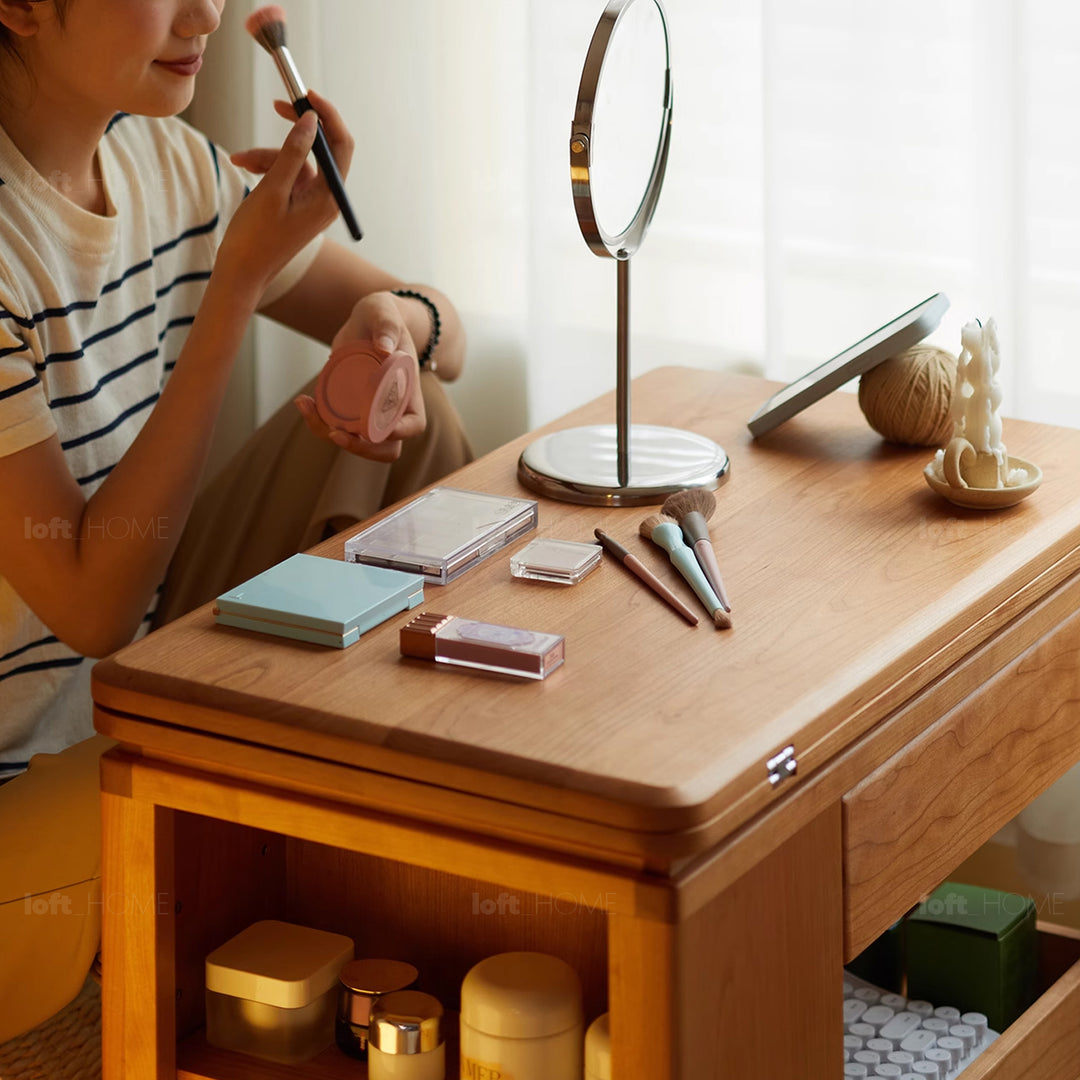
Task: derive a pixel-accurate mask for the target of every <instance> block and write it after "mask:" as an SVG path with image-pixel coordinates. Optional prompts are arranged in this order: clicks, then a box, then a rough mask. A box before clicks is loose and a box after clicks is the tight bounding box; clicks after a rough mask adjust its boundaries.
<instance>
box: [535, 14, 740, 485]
mask: <svg viewBox="0 0 1080 1080" xmlns="http://www.w3.org/2000/svg"><path fill="white" fill-rule="evenodd" d="M671 112H672V83H671V64H670V57H669V44H668V30H667V19H666V17H665V14H664V8H663V5H662V4H661V2H660V0H609V2H608V5H607V7H606V8H605V9H604V13H603V15H601V17H600V21H599V23H598V24H597V27H596V30H595V31H594V33H593V37H592V42H591V43H590V45H589V51H588V54H587V55H586V57H585V66H584V69H583V70H582V74H581V84H580V86H579V88H578V100H577V107H576V109H575V111H574V121H573V125H572V126H571V130H570V186H571V192H572V194H573V200H574V210H575V212H576V214H577V219H578V225H579V226H580V228H581V234H582V236H584V238H585V242H586V243H587V244H588V245H589V247H590V248H591V249H592V250H593V251H594V252H595V253H596V254H597V255H600V256H602V257H605V258H613V259H615V260H616V268H617V304H618V314H617V324H616V391H615V395H616V401H615V406H616V416H615V424H614V425H611V424H603V425H598V426H593V427H585V428H572V429H570V430H566V431H558V432H555V433H554V434H552V435H547V436H544V437H543V438H541V439H538V440H536V442H534V443H532V444H531V445H530V446H528V447H527V448H526V449H525V451H524V453H523V454H522V455H521V458H520V460H519V461H518V477H519V479H520V480H521V481H522V483H524V484H525V485H526V486H527V487H529V488H531V489H532V490H533V491H538V492H540V493H541V494H543V495H548V496H550V497H551V498H555V499H561V500H563V501H566V502H576V503H585V504H589V505H602V504H607V505H612V506H640V505H645V504H649V503H655V502H662V501H663V499H664V498H665V496H667V495H669V494H670V493H671V492H673V491H679V490H681V489H683V488H688V487H716V486H717V484H718V483H719V482H720V480H721V479H723V478H724V477H726V475H727V470H728V457H727V454H726V453H724V451H723V449H722V448H721V447H719V446H717V445H716V443H714V442H713V441H712V440H711V439H707V438H705V437H704V436H702V435H697V434H695V433H693V432H688V431H682V430H680V429H677V428H666V427H655V426H642V425H634V424H632V423H631V421H630V256H631V255H633V254H634V252H636V251H637V249H638V247H639V246H640V245H641V242H642V240H643V239H644V238H645V233H646V231H647V230H648V227H649V223H650V222H651V221H652V217H653V212H654V211H655V210H656V204H657V202H658V200H659V198H660V189H661V187H662V186H663V183H664V170H665V168H666V167H667V157H668V143H669V140H670V138H671Z"/></svg>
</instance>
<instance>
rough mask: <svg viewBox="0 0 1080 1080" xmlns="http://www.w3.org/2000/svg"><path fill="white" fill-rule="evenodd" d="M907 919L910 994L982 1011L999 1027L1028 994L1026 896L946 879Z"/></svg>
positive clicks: (1034, 956) (1029, 917)
mask: <svg viewBox="0 0 1080 1080" xmlns="http://www.w3.org/2000/svg"><path fill="white" fill-rule="evenodd" d="M907 924H908V925H907V976H908V986H907V992H908V997H909V998H921V999H924V1000H926V1001H929V1002H931V1003H933V1004H934V1005H955V1006H956V1007H957V1008H958V1009H959V1010H960V1011H961V1012H981V1013H985V1014H986V1017H987V1019H988V1020H989V1022H990V1027H991V1028H992V1029H993V1030H994V1031H999V1032H1000V1031H1004V1030H1005V1028H1006V1027H1007V1026H1008V1025H1009V1024H1011V1023H1012V1021H1013V1020H1015V1019H1016V1018H1017V1017H1018V1016H1019V1015H1020V1014H1021V1013H1022V1012H1023V1011H1024V1010H1025V1009H1026V1008H1027V1007H1028V1006H1029V1005H1030V1004H1031V1003H1032V1002H1033V1001H1034V1000H1035V975H1036V968H1037V965H1038V938H1037V935H1036V931H1035V903H1034V901H1033V900H1032V899H1031V898H1030V897H1027V896H1019V895H1017V894H1016V893H1006V892H999V891H998V890H997V889H983V888H980V887H979V886H977V885H962V884H960V883H959V882H953V881H947V882H945V884H944V885H942V886H940V887H939V888H937V889H935V890H934V891H933V892H932V893H931V894H930V896H929V897H928V898H927V899H926V900H925V901H923V903H921V904H920V905H919V906H918V907H917V908H916V909H915V910H914V911H913V912H911V913H910V914H909V915H908V918H907Z"/></svg>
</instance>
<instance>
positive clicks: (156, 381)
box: [0, 114, 317, 779]
mask: <svg viewBox="0 0 1080 1080" xmlns="http://www.w3.org/2000/svg"><path fill="white" fill-rule="evenodd" d="M98 156H99V164H100V171H101V176H102V183H103V184H104V188H105V199H106V205H107V212H106V214H105V215H103V216H101V215H96V214H92V213H88V212H87V211H85V210H82V209H81V208H79V207H78V206H76V205H75V204H74V203H72V202H71V201H70V200H68V199H67V198H65V196H64V195H63V194H62V192H61V190H57V188H58V187H59V188H62V185H61V184H53V183H49V182H48V181H47V180H46V179H45V178H43V177H41V176H40V175H38V174H37V173H36V172H35V171H34V169H33V168H32V167H31V166H30V165H29V163H28V162H27V161H26V160H25V159H24V158H23V156H22V155H21V154H20V153H19V151H18V149H17V148H16V147H15V146H14V144H13V143H12V142H11V140H10V139H9V138H8V137H7V135H6V134H5V133H4V132H3V131H2V130H0V456H4V455H7V454H13V453H15V452H17V451H19V450H23V449H25V448H26V447H28V446H32V445H34V444H35V443H38V442H41V441H42V440H44V439H47V438H49V437H50V436H51V435H53V433H54V432H55V433H56V434H57V436H58V437H59V439H60V444H61V446H62V447H63V451H64V456H65V459H66V461H67V464H68V467H69V469H70V470H71V474H72V476H73V477H74V478H75V480H76V481H77V482H78V484H79V486H80V487H81V489H82V491H83V494H84V495H85V496H86V498H89V497H90V496H91V495H92V494H93V493H94V491H95V490H97V488H98V486H99V485H100V484H101V483H102V482H103V481H104V479H105V478H106V477H107V476H108V475H109V472H110V471H111V470H112V469H113V468H114V467H115V465H116V464H117V462H119V460H120V458H121V457H122V456H123V455H124V453H125V452H126V451H127V449H128V447H129V446H130V445H131V443H132V442H133V441H134V439H135V437H136V435H137V434H138V432H139V431H140V429H141V427H142V425H143V424H144V423H145V421H146V418H147V416H148V415H149V413H150V411H151V410H152V409H153V407H154V404H155V403H156V402H157V400H158V397H159V396H160V394H161V391H162V388H163V387H164V385H165V382H166V380H167V379H168V376H169V372H170V371H171V370H172V367H173V365H174V364H175V363H176V359H177V356H178V354H179V353H180V350H181V348H182V346H183V344H184V340H185V338H186V336H187V333H188V327H189V326H190V325H191V323H192V321H193V319H194V316H195V312H196V310H197V308H198V306H199V303H200V301H201V299H202V295H203V291H204V289H205V286H206V281H207V279H208V278H209V277H210V271H211V267H212V266H213V262H214V257H215V254H216V252H217V249H218V245H219V244H220V242H221V238H222V235H223V233H224V230H225V227H226V225H227V223H228V221H229V218H230V216H231V214H232V212H233V211H234V210H235V208H236V206H237V205H238V204H239V202H240V200H241V199H242V198H243V197H244V195H245V194H246V191H247V188H246V186H245V185H246V176H245V174H244V173H242V172H241V171H240V170H238V169H236V168H235V167H234V166H233V165H232V164H231V163H230V162H229V160H228V158H227V157H226V156H225V155H224V154H223V153H222V152H221V151H219V150H218V149H217V148H215V147H214V146H213V145H212V144H211V143H210V142H209V141H208V140H207V139H206V138H205V136H203V135H201V134H200V133H198V132H196V131H195V130H194V129H192V128H191V127H189V126H188V125H187V124H185V123H184V122H183V121H181V120H178V119H164V120H162V119H151V118H147V117H139V116H127V115H123V114H121V115H119V116H117V117H116V118H115V119H114V120H113V122H112V124H111V125H110V127H109V130H108V131H107V133H106V135H105V137H104V138H103V140H102V142H101V145H100V148H99V153H98ZM316 249H317V244H313V245H311V246H310V247H309V248H308V249H307V250H306V251H305V252H303V253H302V254H301V255H300V256H298V257H297V259H295V260H294V261H293V263H291V264H290V265H289V266H288V267H287V268H286V270H285V271H284V272H283V273H282V274H281V275H280V276H279V278H278V279H277V280H276V281H275V282H274V284H273V286H272V287H271V289H270V290H268V292H267V294H266V295H265V296H264V298H263V303H264V304H265V303H268V302H270V300H272V299H274V298H275V297H277V296H280V295H281V294H282V293H283V292H285V291H286V290H287V289H288V288H289V287H290V286H291V285H292V284H294V283H295V282H296V281H297V280H298V279H299V278H300V277H301V276H302V274H303V273H304V271H305V270H306V269H307V268H308V266H309V265H310V262H311V260H312V259H313V258H314V254H315V250H316ZM0 498H2V493H0ZM25 526H26V528H25V536H24V537H23V539H24V540H26V541H27V542H29V541H31V540H32V539H33V537H34V534H35V530H36V532H37V534H38V535H41V532H42V530H44V529H48V528H50V527H53V528H56V527H60V524H59V523H56V524H54V523H49V522H34V521H26V522H25ZM88 526H89V527H90V528H91V529H92V528H94V527H97V528H98V529H99V531H100V530H104V529H112V530H113V531H115V530H116V529H117V528H121V527H123V526H124V523H119V524H118V523H115V522H114V523H109V522H100V523H95V522H89V523H88ZM148 620H149V615H148V616H147V621H148ZM90 666H91V662H90V661H87V660H84V659H83V658H82V657H81V656H79V655H78V654H76V653H74V652H73V651H72V650H71V649H69V648H68V647H67V646H66V645H64V644H62V643H61V642H60V641H58V640H57V638H56V636H55V635H54V634H53V633H52V632H51V631H50V630H49V628H48V627H47V626H45V625H44V624H43V623H42V622H41V621H40V620H39V619H38V618H37V617H36V616H35V615H34V613H33V612H32V611H31V610H30V608H29V607H28V606H27V605H26V604H25V603H23V601H22V600H21V599H20V597H19V596H18V594H17V593H16V592H15V591H14V589H13V588H12V587H11V586H10V585H9V584H8V583H7V582H6V581H5V580H4V579H3V578H2V577H0V779H2V778H3V776H4V775H5V774H10V773H11V772H13V771H17V770H20V769H21V768H23V767H25V764H26V762H27V761H28V760H29V758H30V756H31V755H32V754H34V753H37V752H39V751H47V752H53V751H57V750H60V749H63V748H64V747H66V746H69V745H71V744H73V743H74V742H77V741H79V740H80V739H83V738H86V737H88V736H89V735H91V734H93V727H92V721H91V706H90V694H89V669H90Z"/></svg>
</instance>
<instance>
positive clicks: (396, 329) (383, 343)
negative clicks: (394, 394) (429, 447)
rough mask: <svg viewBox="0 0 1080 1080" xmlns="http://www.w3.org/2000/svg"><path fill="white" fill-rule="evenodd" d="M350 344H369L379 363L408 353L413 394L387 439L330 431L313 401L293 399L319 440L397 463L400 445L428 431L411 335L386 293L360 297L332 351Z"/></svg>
mask: <svg viewBox="0 0 1080 1080" xmlns="http://www.w3.org/2000/svg"><path fill="white" fill-rule="evenodd" d="M349 341H370V342H373V343H374V346H375V351H376V352H377V353H378V354H379V356H380V358H381V359H385V358H386V357H388V356H390V354H391V353H395V352H403V353H407V354H408V355H409V356H410V357H411V358H412V362H413V364H414V371H413V374H414V378H413V379H412V383H411V385H412V393H411V395H410V397H409V403H408V405H407V406H406V408H405V411H404V413H402V415H401V418H400V419H399V420H398V422H397V423H396V424H395V425H394V428H393V430H392V431H391V432H390V434H389V436H388V437H387V438H386V439H385V440H384V441H383V442H379V443H373V442H368V440H367V439H365V438H362V437H361V436H360V435H354V434H352V433H351V432H348V431H342V430H341V429H340V428H331V427H329V426H328V425H327V424H326V423H325V421H324V420H323V419H322V417H321V416H320V415H319V412H318V409H317V408H316V406H315V400H314V398H312V397H310V396H309V395H307V394H301V395H300V396H299V397H297V398H296V399H295V403H296V407H297V408H298V409H299V410H300V414H301V415H302V416H303V418H304V421H305V423H306V424H307V426H308V427H309V428H310V429H311V430H312V431H313V432H314V433H315V434H316V435H318V436H319V438H321V439H326V440H328V441H329V442H332V443H334V445H335V446H340V447H341V448H342V449H344V450H348V451H349V453H352V454H358V455H359V456H360V457H365V458H369V459H370V460H372V461H385V462H391V461H397V459H398V458H399V457H400V456H401V446H402V441H403V440H405V439H411V438H414V437H415V436H417V435H422V434H423V432H424V429H425V428H426V427H427V416H426V414H425V412H424V397H423V394H422V393H421V392H420V378H419V375H420V371H419V366H416V365H417V362H416V345H415V344H414V342H413V339H412V335H411V334H410V333H409V330H408V327H407V326H406V325H405V322H404V320H403V319H402V317H401V312H400V309H399V308H398V305H397V303H396V301H395V299H394V297H393V295H392V294H391V293H389V292H376V293H371V294H369V295H368V296H365V297H363V299H361V300H359V301H358V302H357V303H356V304H355V305H354V307H353V309H352V312H351V314H350V315H349V318H348V319H347V320H346V321H345V324H344V325H343V326H342V327H341V329H340V330H339V331H338V332H337V334H336V335H335V336H334V340H333V341H332V342H331V346H330V347H331V349H337V348H338V347H339V346H341V345H344V344H345V343H346V342H349Z"/></svg>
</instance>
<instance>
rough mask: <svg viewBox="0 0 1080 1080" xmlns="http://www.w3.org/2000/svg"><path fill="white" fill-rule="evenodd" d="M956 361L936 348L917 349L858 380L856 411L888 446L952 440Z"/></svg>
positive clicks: (935, 443) (930, 444) (868, 372)
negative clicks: (860, 413) (950, 406)
mask: <svg viewBox="0 0 1080 1080" xmlns="http://www.w3.org/2000/svg"><path fill="white" fill-rule="evenodd" d="M955 381H956V357H955V356H953V354H952V353H950V352H947V351H946V350H945V349H939V348H938V347H937V346H936V345H915V346H913V347H912V348H910V349H908V350H907V351H906V352H902V353H900V354H899V355H898V356H894V357H892V358H891V359H889V360H886V361H884V363H881V364H878V365H877V367H874V368H871V369H870V370H869V371H867V372H866V373H865V374H864V375H862V376H861V377H860V379H859V406H860V407H861V408H862V411H863V415H864V416H865V417H866V419H867V421H868V422H869V424H870V426H871V427H872V428H873V429H874V430H875V431H876V432H877V433H878V434H879V435H881V436H882V438H884V439H887V440H888V441H889V442H894V443H900V444H901V445H904V446H944V445H945V443H946V442H948V440H949V438H950V436H951V435H952V428H953V421H952V416H951V415H950V413H949V404H950V402H951V401H952V393H953V384H954V383H955Z"/></svg>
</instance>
